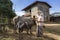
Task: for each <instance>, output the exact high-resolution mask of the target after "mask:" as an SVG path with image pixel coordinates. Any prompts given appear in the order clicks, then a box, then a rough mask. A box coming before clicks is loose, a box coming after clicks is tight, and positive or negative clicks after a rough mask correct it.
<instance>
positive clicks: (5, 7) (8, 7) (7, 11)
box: [0, 0, 16, 18]
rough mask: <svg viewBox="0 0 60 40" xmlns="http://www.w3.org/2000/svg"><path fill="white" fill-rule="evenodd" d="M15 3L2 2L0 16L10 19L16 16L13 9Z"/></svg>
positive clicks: (6, 0)
mask: <svg viewBox="0 0 60 40" xmlns="http://www.w3.org/2000/svg"><path fill="white" fill-rule="evenodd" d="M12 7H13V3H12V1H11V0H0V14H1V15H3V16H6V17H8V18H13V17H14V16H16V14H15V12H14V11H13V9H12Z"/></svg>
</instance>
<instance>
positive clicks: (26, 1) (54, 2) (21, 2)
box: [11, 0, 60, 16]
mask: <svg viewBox="0 0 60 40" xmlns="http://www.w3.org/2000/svg"><path fill="white" fill-rule="evenodd" d="M11 1H12V2H13V9H14V10H15V13H16V14H17V15H18V16H21V15H23V14H25V13H24V11H21V10H22V9H23V8H25V7H27V6H28V5H30V4H31V3H33V2H35V1H36V0H11ZM38 1H44V2H47V3H48V4H49V5H51V6H52V8H50V14H52V13H54V12H60V0H38Z"/></svg>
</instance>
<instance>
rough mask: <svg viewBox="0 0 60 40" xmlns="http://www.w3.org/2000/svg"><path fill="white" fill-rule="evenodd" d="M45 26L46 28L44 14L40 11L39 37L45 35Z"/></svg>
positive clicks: (38, 17)
mask: <svg viewBox="0 0 60 40" xmlns="http://www.w3.org/2000/svg"><path fill="white" fill-rule="evenodd" d="M43 26H44V15H43V13H42V12H41V11H40V12H38V15H37V30H36V33H37V37H41V36H42V35H43Z"/></svg>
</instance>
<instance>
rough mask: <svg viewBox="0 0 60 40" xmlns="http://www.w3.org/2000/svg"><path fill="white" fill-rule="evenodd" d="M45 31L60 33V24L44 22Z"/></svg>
mask: <svg viewBox="0 0 60 40" xmlns="http://www.w3.org/2000/svg"><path fill="white" fill-rule="evenodd" d="M45 26H46V28H45V31H47V32H50V33H54V34H58V35H60V24H45Z"/></svg>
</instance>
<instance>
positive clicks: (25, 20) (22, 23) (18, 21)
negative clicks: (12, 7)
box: [13, 16, 36, 33]
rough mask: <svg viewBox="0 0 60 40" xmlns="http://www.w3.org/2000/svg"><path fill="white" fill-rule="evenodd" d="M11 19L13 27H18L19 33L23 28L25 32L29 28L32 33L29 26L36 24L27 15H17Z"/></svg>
mask: <svg viewBox="0 0 60 40" xmlns="http://www.w3.org/2000/svg"><path fill="white" fill-rule="evenodd" d="M13 21H14V25H15V27H16V28H18V29H19V33H20V32H23V30H24V29H26V30H27V33H28V31H29V30H30V33H32V32H31V28H32V26H33V25H34V24H36V23H35V22H34V20H33V19H32V18H29V17H20V16H18V17H15V18H14V19H13Z"/></svg>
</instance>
